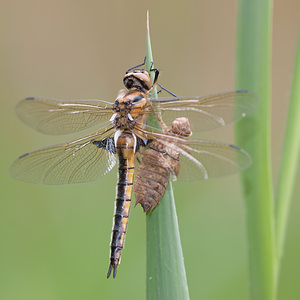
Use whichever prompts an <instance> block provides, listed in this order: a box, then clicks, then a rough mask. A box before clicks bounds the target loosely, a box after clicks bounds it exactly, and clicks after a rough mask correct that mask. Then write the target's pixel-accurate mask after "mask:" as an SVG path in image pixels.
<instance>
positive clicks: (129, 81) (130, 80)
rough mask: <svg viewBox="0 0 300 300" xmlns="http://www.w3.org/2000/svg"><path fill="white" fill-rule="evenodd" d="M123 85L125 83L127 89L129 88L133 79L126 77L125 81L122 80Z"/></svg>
mask: <svg viewBox="0 0 300 300" xmlns="http://www.w3.org/2000/svg"><path fill="white" fill-rule="evenodd" d="M124 85H125V87H126V88H127V89H128V90H129V89H131V88H132V86H133V80H132V79H127V80H125V81H124Z"/></svg>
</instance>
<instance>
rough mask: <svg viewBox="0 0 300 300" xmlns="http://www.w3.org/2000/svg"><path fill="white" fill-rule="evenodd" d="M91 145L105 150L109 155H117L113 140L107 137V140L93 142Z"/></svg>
mask: <svg viewBox="0 0 300 300" xmlns="http://www.w3.org/2000/svg"><path fill="white" fill-rule="evenodd" d="M93 144H94V145H95V146H97V147H98V148H104V149H106V150H107V151H108V152H110V153H113V154H116V153H117V150H116V146H115V141H114V138H112V137H108V138H107V139H105V140H102V141H94V142H93Z"/></svg>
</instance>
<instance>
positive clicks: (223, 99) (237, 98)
mask: <svg viewBox="0 0 300 300" xmlns="http://www.w3.org/2000/svg"><path fill="white" fill-rule="evenodd" d="M150 100H151V102H152V103H153V105H155V108H156V110H157V111H158V112H159V113H160V114H161V117H162V119H163V121H164V122H165V123H166V124H167V125H168V126H170V125H171V123H172V121H173V120H174V119H176V118H178V117H187V118H188V119H189V121H190V124H191V129H192V131H193V132H203V131H207V130H211V129H215V128H218V127H221V126H225V125H227V124H228V123H230V122H233V121H236V120H238V119H240V118H242V117H244V116H246V114H247V113H249V112H251V111H252V110H253V109H254V108H255V107H256V106H257V104H258V98H257V97H256V96H255V95H254V94H252V93H251V92H248V91H243V90H238V91H232V92H226V93H220V94H214V95H207V96H199V97H190V98H158V99H150ZM147 110H148V111H152V108H151V106H149V107H148V108H147ZM154 127H156V126H154ZM148 128H149V130H150V129H151V128H150V127H148Z"/></svg>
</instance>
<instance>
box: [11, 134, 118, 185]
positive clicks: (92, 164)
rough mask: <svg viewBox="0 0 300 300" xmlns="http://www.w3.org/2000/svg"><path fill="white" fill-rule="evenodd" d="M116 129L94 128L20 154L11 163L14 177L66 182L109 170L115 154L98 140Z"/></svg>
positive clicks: (89, 179)
mask: <svg viewBox="0 0 300 300" xmlns="http://www.w3.org/2000/svg"><path fill="white" fill-rule="evenodd" d="M112 133H113V131H112V130H108V131H107V132H105V133H99V132H95V133H93V134H90V135H88V136H85V137H82V138H80V139H77V140H74V141H72V142H70V143H65V144H59V145H54V146H50V147H47V148H43V149H39V150H36V151H32V152H29V153H26V154H24V155H22V156H20V157H19V158H18V159H17V160H15V161H14V162H13V164H12V165H11V167H10V173H11V175H12V177H14V178H16V179H19V180H22V181H26V182H31V183H43V184H65V183H76V182H87V181H92V180H95V179H98V178H100V177H101V176H104V175H105V174H107V173H108V172H109V171H110V170H111V169H112V168H113V167H114V165H115V164H116V158H115V156H114V155H113V154H112V153H111V152H109V151H107V150H106V149H105V148H99V146H97V145H99V143H97V142H100V141H102V140H104V139H106V138H107V137H108V136H110V135H111V134H112Z"/></svg>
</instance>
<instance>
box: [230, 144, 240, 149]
mask: <svg viewBox="0 0 300 300" xmlns="http://www.w3.org/2000/svg"><path fill="white" fill-rule="evenodd" d="M229 146H230V147H231V148H234V149H237V150H241V149H242V148H240V147H238V146H236V145H232V144H230V145H229Z"/></svg>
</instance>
